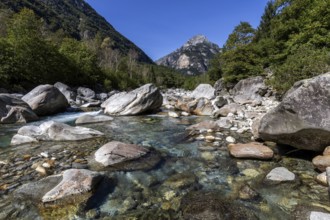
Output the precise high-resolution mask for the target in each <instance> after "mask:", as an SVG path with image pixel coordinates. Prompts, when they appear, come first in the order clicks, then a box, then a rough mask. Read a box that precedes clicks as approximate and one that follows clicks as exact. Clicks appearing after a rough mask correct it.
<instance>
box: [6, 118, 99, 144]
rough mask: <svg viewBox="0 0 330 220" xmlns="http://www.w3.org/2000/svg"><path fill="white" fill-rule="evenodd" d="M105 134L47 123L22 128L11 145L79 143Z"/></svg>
mask: <svg viewBox="0 0 330 220" xmlns="http://www.w3.org/2000/svg"><path fill="white" fill-rule="evenodd" d="M103 135H104V134H103V133H102V132H99V131H97V130H94V129H91V128H84V127H78V126H77V127H72V126H70V125H67V124H64V123H59V122H54V121H47V122H44V123H42V124H41V125H40V126H34V125H29V126H24V127H22V128H20V129H19V130H18V132H17V134H16V135H15V136H14V137H13V138H12V140H11V145H19V144H22V143H29V142H28V141H29V140H30V143H31V142H36V140H37V141H78V140H85V139H90V138H94V137H100V136H103Z"/></svg>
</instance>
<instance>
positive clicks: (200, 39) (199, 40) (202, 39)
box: [183, 35, 210, 47]
mask: <svg viewBox="0 0 330 220" xmlns="http://www.w3.org/2000/svg"><path fill="white" fill-rule="evenodd" d="M202 43H210V41H209V40H208V39H207V38H206V36H204V35H196V36H194V37H192V38H191V39H190V40H188V41H187V43H185V44H184V45H183V46H184V47H189V46H196V45H197V44H202Z"/></svg>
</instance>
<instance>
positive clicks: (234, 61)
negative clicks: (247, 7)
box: [210, 22, 262, 82]
mask: <svg viewBox="0 0 330 220" xmlns="http://www.w3.org/2000/svg"><path fill="white" fill-rule="evenodd" d="M254 33H255V30H254V29H253V28H252V27H251V25H250V24H249V23H247V22H241V23H240V24H239V25H238V26H236V27H235V29H234V31H233V33H231V34H230V35H229V37H228V40H227V41H226V44H225V45H224V51H223V52H222V53H220V54H219V55H218V61H217V63H216V65H217V66H214V62H213V63H212V66H211V68H210V69H211V70H212V69H216V68H218V69H219V67H218V66H219V65H220V66H221V69H220V70H218V73H222V74H221V75H222V77H223V78H224V80H225V81H226V82H238V81H239V80H241V79H244V78H247V77H249V76H254V75H259V74H260V73H261V72H262V64H261V59H260V55H259V54H260V51H259V47H256V45H254V44H252V40H253V38H254ZM213 79H214V78H212V80H213Z"/></svg>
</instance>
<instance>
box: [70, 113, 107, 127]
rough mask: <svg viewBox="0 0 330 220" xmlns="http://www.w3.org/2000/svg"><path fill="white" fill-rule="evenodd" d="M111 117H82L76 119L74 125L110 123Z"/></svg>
mask: <svg viewBox="0 0 330 220" xmlns="http://www.w3.org/2000/svg"><path fill="white" fill-rule="evenodd" d="M112 120H113V117H110V116H107V115H83V116H80V117H79V118H77V120H76V122H75V123H76V124H77V125H78V124H90V123H100V122H107V121H112Z"/></svg>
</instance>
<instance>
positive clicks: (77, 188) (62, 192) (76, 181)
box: [42, 169, 102, 202]
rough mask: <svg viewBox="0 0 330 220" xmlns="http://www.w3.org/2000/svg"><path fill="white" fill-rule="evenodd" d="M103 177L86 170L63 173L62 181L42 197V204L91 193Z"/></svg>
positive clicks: (72, 170)
mask: <svg viewBox="0 0 330 220" xmlns="http://www.w3.org/2000/svg"><path fill="white" fill-rule="evenodd" d="M101 179H102V175H101V174H100V173H97V172H92V171H89V170H84V169H70V170H66V171H64V173H63V179H62V181H61V182H60V183H59V184H58V185H57V186H55V187H54V188H53V189H52V190H50V191H49V192H47V193H46V194H45V195H44V196H43V197H42V202H52V201H56V200H59V199H63V198H65V197H68V196H71V195H76V194H81V193H84V192H89V191H91V190H92V189H94V187H95V186H96V185H97V184H98V183H99V182H100V180H101Z"/></svg>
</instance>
